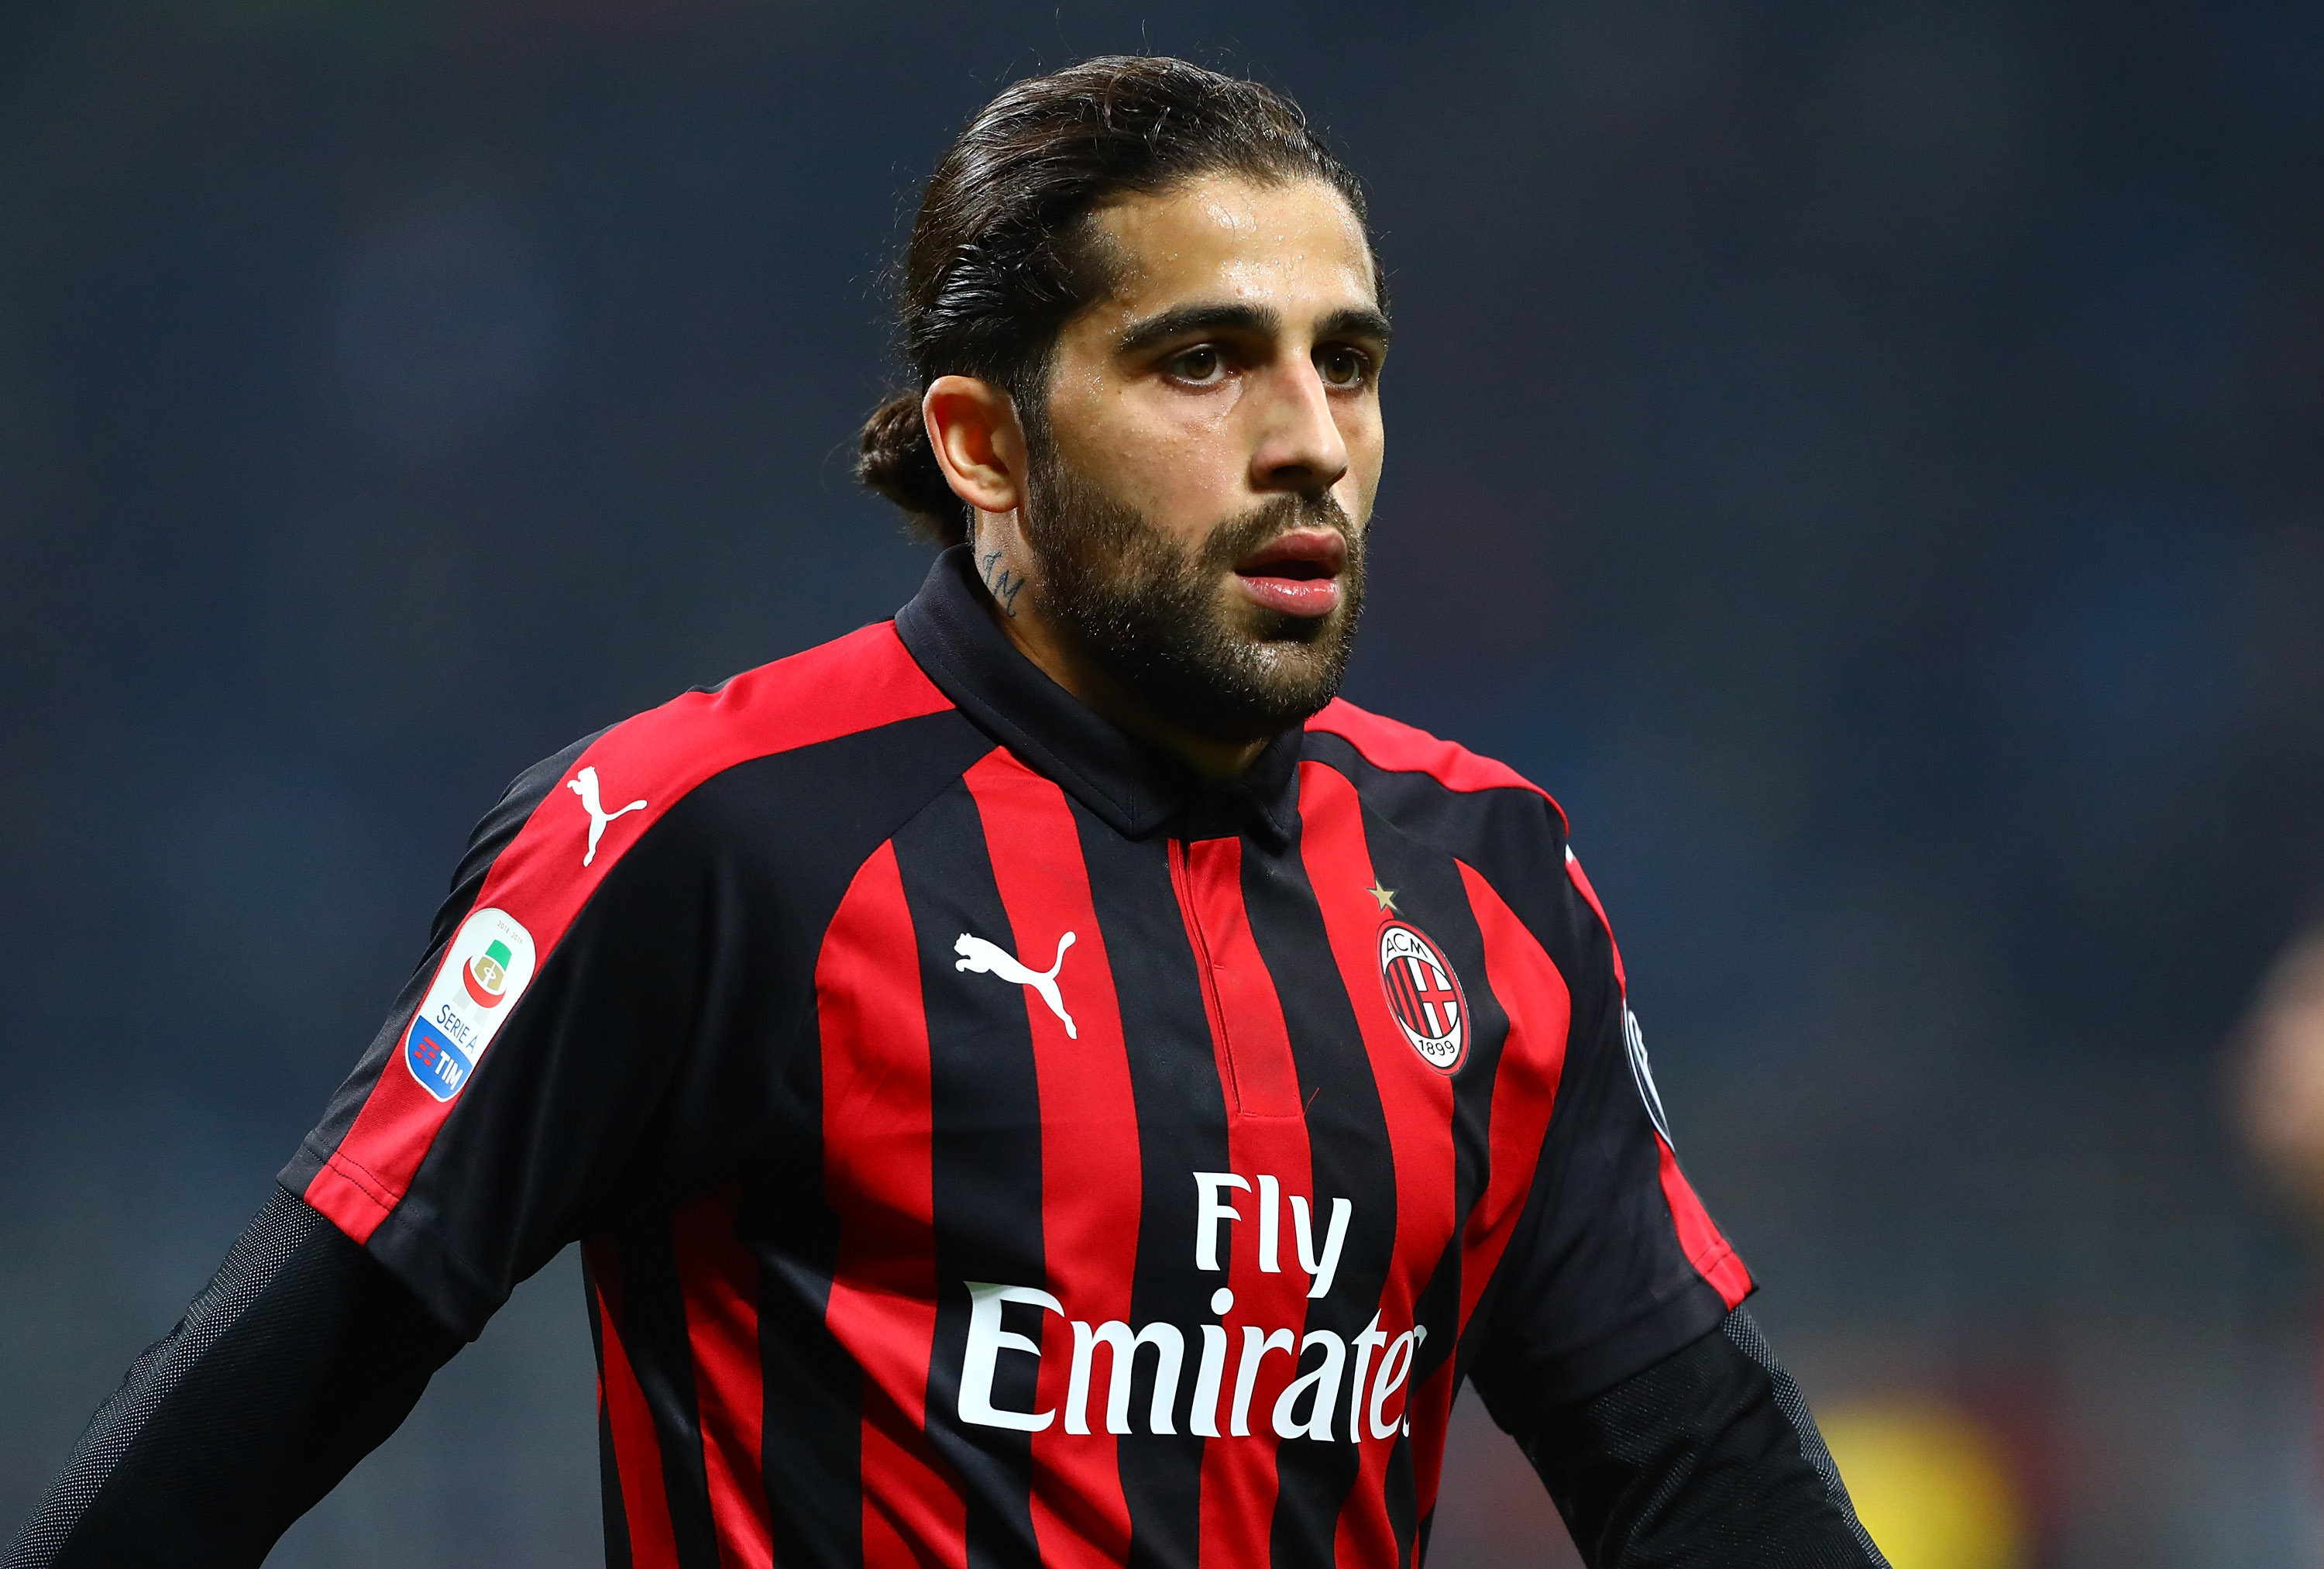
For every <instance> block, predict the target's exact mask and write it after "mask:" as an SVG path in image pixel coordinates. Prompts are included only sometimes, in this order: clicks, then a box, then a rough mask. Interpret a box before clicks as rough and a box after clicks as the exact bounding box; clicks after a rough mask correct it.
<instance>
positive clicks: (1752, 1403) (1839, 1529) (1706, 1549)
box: [1517, 1310, 1887, 1569]
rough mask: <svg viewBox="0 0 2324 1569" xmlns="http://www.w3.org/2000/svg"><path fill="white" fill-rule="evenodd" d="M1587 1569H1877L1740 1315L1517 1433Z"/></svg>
mask: <svg viewBox="0 0 2324 1569" xmlns="http://www.w3.org/2000/svg"><path fill="white" fill-rule="evenodd" d="M1517 1441H1518V1444H1519V1445H1520V1446H1521V1447H1522V1448H1523V1449H1524V1450H1525V1453H1526V1458H1527V1459H1529V1460H1531V1461H1532V1462H1533V1464H1534V1469H1535V1471H1537V1472H1539V1473H1540V1474H1541V1478H1542V1481H1543V1482H1544V1483H1545V1485H1546V1486H1547V1487H1548V1489H1549V1492H1550V1496H1551V1497H1552V1498H1553V1499H1554V1500H1555V1501H1556V1504H1557V1509H1558V1512H1559V1513H1560V1514H1561V1515H1563V1517H1564V1518H1565V1523H1566V1527H1567V1529H1568V1530H1570V1531H1571V1532H1572V1535H1573V1540H1574V1543H1575V1545H1576V1546H1578V1547H1579V1548H1580V1549H1581V1552H1582V1558H1583V1560H1584V1562H1586V1563H1588V1564H1590V1565H1591V1569H1714V1566H1715V1569H1886V1563H1887V1561H1886V1559H1885V1558H1883V1557H1882V1556H1881V1555H1880V1551H1879V1549H1878V1548H1877V1547H1876V1546H1873V1543H1872V1538H1871V1537H1869V1536H1867V1534H1866V1533H1865V1530H1864V1527H1863V1526H1862V1525H1861V1524H1860V1523H1858V1520H1857V1518H1856V1510H1855V1509H1854V1507H1853V1506H1852V1505H1851V1504H1850V1503H1849V1498H1848V1490H1847V1489H1846V1487H1845V1486H1843V1485H1842V1483H1841V1481H1840V1472H1839V1471H1838V1469H1837V1468H1836V1467H1834V1465H1833V1464H1832V1462H1831V1452H1830V1451H1829V1450H1828V1449H1827V1448H1826V1447H1825V1445H1824V1442H1823V1438H1822V1435H1821V1434H1820V1433H1818V1431H1817V1430H1816V1425H1815V1418H1814V1417H1812V1416H1811V1415H1810V1414H1809V1412H1808V1408H1807V1403H1806V1401H1804V1400H1803V1399H1802V1398H1801V1397H1800V1392H1799V1388H1798V1386H1797V1385H1796V1384H1794V1382H1793V1381H1792V1378H1791V1375H1790V1374H1789V1373H1787V1372H1785V1371H1784V1369H1783V1366H1782V1364H1780V1363H1779V1362H1777V1361H1775V1357H1774V1355H1773V1354H1772V1353H1771V1352H1769V1351H1768V1349H1767V1343H1766V1338H1765V1337H1764V1336H1763V1335H1761V1334H1760V1333H1759V1328H1758V1325H1757V1324H1754V1323H1753V1322H1752V1320H1751V1317H1750V1315H1748V1313H1744V1312H1742V1311H1740V1310H1738V1311H1737V1312H1735V1313H1733V1314H1730V1315H1729V1316H1728V1318H1727V1320H1726V1322H1725V1324H1723V1325H1721V1327H1720V1329H1719V1330H1717V1331H1714V1332H1712V1333H1711V1334H1707V1335H1704V1336H1702V1337H1701V1339H1700V1340H1697V1341H1696V1342H1695V1343H1693V1344H1692V1345H1690V1346H1688V1347H1687V1348H1686V1349H1685V1350H1683V1351H1682V1352H1678V1353H1677V1354H1676V1355H1674V1356H1671V1357H1667V1358H1665V1359H1664V1360H1663V1361H1659V1362H1656V1363H1655V1365H1654V1366H1652V1367H1650V1368H1647V1369H1646V1371H1643V1372H1639V1373H1636V1374H1633V1375H1632V1376H1631V1377H1629V1378H1628V1379H1626V1380H1623V1381H1622V1382H1620V1383H1618V1384H1617V1385H1615V1386H1614V1387H1613V1388H1612V1389H1607V1390H1604V1391H1602V1392H1600V1393H1599V1394H1596V1395H1593V1396H1591V1397H1590V1398H1587V1399H1584V1400H1579V1401H1574V1402H1570V1403H1567V1404H1563V1405H1559V1406H1554V1407H1549V1408H1548V1409H1546V1410H1545V1411H1544V1412H1543V1413H1541V1414H1540V1415H1539V1416H1538V1417H1536V1418H1535V1419H1534V1420H1532V1421H1531V1422H1529V1423H1526V1424H1525V1425H1523V1426H1520V1427H1519V1428H1518V1429H1517Z"/></svg>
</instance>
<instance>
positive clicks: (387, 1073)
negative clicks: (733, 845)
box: [301, 622, 951, 1242]
mask: <svg viewBox="0 0 2324 1569" xmlns="http://www.w3.org/2000/svg"><path fill="white" fill-rule="evenodd" d="M950 706H951V703H950V702H949V700H948V699H946V698H945V696H944V694H943V693H941V692H939V691H937V690H936V687H935V685H934V684H933V683H931V682H930V681H929V680H928V678H927V676H926V675H924V674H922V673H921V670H920V668H919V666H918V664H916V663H914V662H913V660H912V656H911V655H910V654H908V653H907V652H906V651H905V650H904V645H903V643H902V641H900V640H899V638H898V637H897V636H896V629H895V626H894V625H893V623H886V622H883V623H881V624H879V625H877V626H867V627H865V628H864V629H863V630H862V631H861V632H853V633H850V634H849V635H848V636H846V637H844V638H841V639H839V640H838V641H835V642H829V643H825V644H824V645H823V646H822V647H820V648H815V649H809V650H807V651H806V652H805V653H801V654H794V655H793V656H791V657H790V658H789V659H787V660H776V661H775V662H774V663H772V664H770V665H762V666H761V667H760V668H759V669H755V670H750V671H747V672H745V673H744V674H742V675H739V676H737V677H735V678H733V680H731V681H729V682H727V683H726V685H725V686H724V687H723V688H720V689H719V690H717V691H715V692H689V693H687V694H686V695H685V696H684V697H678V698H676V699H673V700H672V701H670V702H669V703H665V704H663V705H662V706H660V707H659V708H656V709H653V710H651V711H650V712H648V713H644V714H641V715H637V716H636V717H635V718H633V719H629V720H625V721H623V722H622V724H620V725H615V726H614V727H613V729H611V730H609V731H607V732H606V733H605V734H603V735H601V736H599V737H598V738H597V740H596V742H595V743H594V744H592V745H591V746H590V748H589V749H588V751H586V752H584V753H583V754H582V755H581V757H580V758H579V759H578V760H577V761H576V762H575V764H574V771H573V772H572V773H571V774H569V775H568V776H567V779H565V780H559V781H558V785H557V786H556V787H555V788H554V789H551V790H550V791H549V796H548V798H547V799H545V800H543V801H542V802H541V804H540V805H539V807H537V808H534V809H533V813H532V816H531V817H530V818H528V819H527V820H526V822H525V825H524V826H523V827H522V828H521V829H519V830H518V831H517V835H516V837H515V838H514V839H513V840H512V841H511V842H510V844H509V846H508V848H507V849H505V850H503V851H502V852H501V854H500V855H499V857H498V858H497V859H496V860H494V861H493V868H492V871H491V872H488V873H486V874H485V877H484V888H483V889H482V891H479V892H478V894H477V895H476V905H475V908H477V909H501V910H504V911H506V912H507V913H508V914H509V915H511V916H513V917H514V918H516V919H517V921H518V922H520V923H521V925H522V926H523V927H524V928H525V929H526V930H527V931H529V932H530V933H531V934H532V940H533V944H534V952H535V968H534V972H533V973H534V974H536V975H538V974H539V973H540V971H541V970H542V969H544V968H546V967H547V965H548V964H549V956H550V954H551V953H552V951H553V950H554V949H555V948H556V946H557V944H558V939H559V938H561V937H564V935H565V931H566V928H567V927H569V926H571V925H572V923H573V918H574V917H575V916H576V914H578V913H579V912H580V909H581V907H582V905H583V904H584V903H586V901H587V900H588V898H589V896H590V894H591V893H593V892H595V891H596V888H597V885H598V883H600V882H602V881H604V877H605V874H606V873H607V872H610V871H611V870H612V869H613V863H615V862H617V861H619V860H620V859H621V857H622V853H623V852H624V851H626V850H627V849H628V848H629V847H630V846H631V845H632V844H636V843H637V841H638V839H639V837H640V836H641V835H643V834H644V833H645V832H646V831H647V830H648V829H649V828H650V827H651V826H653V825H654V823H655V822H656V821H657V820H658V819H659V817H661V816H662V814H663V813H665V812H667V811H669V809H670V808H672V807H674V806H676V805H677V804H678V801H679V800H680V799H681V798H684V797H685V795H686V794H687V792H688V791H689V790H691V789H694V788H695V787H696V785H699V784H700V783H702V781H703V780H706V779H708V778H710V777H711V776H712V775H714V774H716V773H721V772H724V771H725V770H727V769H729V768H732V767H733V766H734V765H735V764H737V763H740V762H746V761H750V760H751V759H752V758H755V757H766V756H769V755H771V754H773V753H775V752H789V751H793V750H795V749H797V748H799V747H803V746H813V745H816V744H817V743H821V742H826V741H835V740H837V739H839V738H840V737H841V736H843V735H852V734H855V733H857V732H859V731H863V730H871V729H876V728H878V727H879V726H880V725H891V724H894V723H896V722H897V721H899V720H902V719H909V718H914V717H916V716H918V715H923V714H936V713H941V712H943V711H944V710H945V709H946V708H948V707H950ZM583 768H594V769H595V770H596V771H597V777H598V778H599V780H601V786H600V788H601V789H602V791H603V796H602V799H601V805H602V806H603V807H604V808H611V809H613V810H614V811H616V813H617V814H618V815H617V816H615V817H613V818H612V819H611V820H610V821H608V822H606V823H605V824H604V826H603V832H602V835H601V837H600V839H599V841H598V843H597V844H596V845H595V847H594V848H592V846H591V845H590V844H589V831H590V828H591V826H592V825H593V822H594V821H595V820H594V819H593V818H592V817H590V815H589V813H588V812H587V810H586V809H585V808H584V807H583V805H582V802H581V800H580V799H579V798H578V797H577V796H576V793H575V792H574V791H572V790H570V789H567V788H566V786H567V784H568V783H570V782H571V781H572V780H577V779H579V777H580V771H581V770H582V769H583ZM632 800H642V801H644V802H645V803H646V805H645V807H644V808H642V809H641V810H638V811H634V812H620V809H619V808H621V807H622V806H623V805H626V804H627V803H628V802H630V801H632ZM585 854H586V856H587V857H588V863H587V864H586V865H585V864H584V863H583V857H584V856H585ZM438 967H439V969H440V965H439V966H438ZM433 979H434V978H433V977H432V976H431V977H430V983H431V984H432V983H433ZM516 1006H517V1007H518V1008H520V1009H521V1008H522V1007H523V1001H522V999H521V998H520V999H519V1000H518V1001H517V1004H516ZM405 1028H406V1029H407V1030H408V1029H410V1026H409V1024H407V1025H406V1027H405ZM503 1028H505V1026H503ZM401 1055H402V1046H401V1041H399V1043H398V1046H397V1048H396V1050H395V1051H394V1052H393V1053H392V1054H391V1055H390V1057H389V1058H388V1061H387V1063H386V1066H384V1067H383V1070H382V1071H381V1073H380V1075H379V1079H378V1081H377V1082H376V1083H375V1084H373V1086H372V1089H371V1094H370V1095H369V1096H368V1097H367V1098H366V1099H365V1100H364V1104H363V1109H362V1110H361V1111H359V1112H356V1113H355V1123H354V1125H353V1126H352V1127H350V1128H349V1129H348V1130H347V1131H346V1137H345V1138H343V1139H342V1140H340V1141H339V1147H338V1148H337V1149H335V1150H333V1151H332V1152H331V1155H330V1158H328V1159H327V1161H326V1162H325V1163H324V1164H323V1166H322V1168H320V1169H319V1170H318V1171H317V1172H316V1173H315V1176H314V1177H313V1178H312V1180H310V1181H309V1183H308V1185H307V1191H306V1193H305V1194H304V1195H301V1196H303V1197H304V1198H305V1199H306V1201H307V1202H308V1203H309V1204H312V1205H313V1206H314V1207H315V1208H316V1209H318V1210H320V1211H321V1212H322V1213H323V1214H326V1215H328V1216H329V1217H330V1218H331V1220H332V1221H333V1222H334V1223H336V1224H337V1226H338V1227H339V1229H340V1230H341V1231H344V1232H346V1234H347V1235H348V1236H349V1237H351V1238H353V1239H354V1240H355V1241H358V1242H364V1241H370V1239H371V1234H372V1232H373V1231H374V1230H375V1229H376V1228H377V1227H378V1225H379V1223H380V1222H381V1221H383V1220H384V1219H386V1218H387V1216H388V1214H390V1212H392V1210H393V1209H394V1208H395V1206H396V1205H397V1204H399V1203H401V1201H402V1198H403V1195H404V1193H405V1192H406V1191H407V1190H408V1189H409V1188H410V1186H411V1178H412V1176H413V1174H414V1173H415V1172H417V1171H418V1170H419V1169H420V1162H421V1161H422V1160H424V1159H425V1158H427V1155H428V1151H429V1147H430V1146H431V1145H433V1144H434V1143H435V1141H436V1132H437V1130H438V1129H439V1128H441V1127H442V1126H443V1125H444V1120H445V1119H446V1118H447V1117H448V1116H450V1115H451V1114H452V1111H453V1109H454V1108H455V1107H456V1106H457V1105H458V1104H459V1097H458V1096H457V1094H455V1095H454V1096H453V1098H452V1099H451V1100H449V1101H441V1102H439V1101H438V1100H437V1099H436V1098H435V1097H434V1096H432V1095H430V1094H429V1093H428V1092H427V1091H425V1090H423V1089H421V1088H420V1085H419V1084H418V1083H417V1082H416V1081H414V1080H413V1078H412V1076H411V1075H410V1073H409V1072H408V1071H406V1070H405V1069H404V1067H403V1066H401V1063H399V1062H398V1061H397V1060H396V1059H397V1058H398V1057H401ZM491 1056H492V1053H491V1050H490V1048H487V1049H486V1051H485V1053H484V1057H485V1058H486V1059H489V1058H490V1057H491ZM476 1066H477V1071H479V1072H481V1071H482V1070H483V1067H484V1061H483V1060H479V1062H478V1063H477V1065H476Z"/></svg>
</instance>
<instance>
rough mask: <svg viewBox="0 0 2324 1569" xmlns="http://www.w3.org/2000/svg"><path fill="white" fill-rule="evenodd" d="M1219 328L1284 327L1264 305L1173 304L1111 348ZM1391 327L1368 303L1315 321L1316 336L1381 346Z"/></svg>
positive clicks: (1126, 349) (1263, 331)
mask: <svg viewBox="0 0 2324 1569" xmlns="http://www.w3.org/2000/svg"><path fill="white" fill-rule="evenodd" d="M1221 331H1225V332H1244V333H1250V334H1252V335H1253V336H1256V337H1276V336H1277V335H1279V334H1280V333H1281V332H1282V331H1283V317H1282V315H1281V314H1280V313H1279V312H1277V311H1276V310H1275V309H1272V308H1270V307H1268V306H1264V305H1240V304H1227V303H1219V304H1213V305H1199V304H1198V305H1174V306H1172V307H1171V308H1170V309H1167V310H1165V311H1162V312H1160V313H1159V314H1157V315H1154V316H1149V317H1148V318H1146V319H1145V320H1143V321H1141V322H1139V323H1138V324H1137V325H1136V326H1134V327H1132V328H1130V330H1129V331H1127V332H1125V333H1123V334H1122V335H1121V338H1120V341H1119V342H1118V343H1117V344H1116V345H1115V346H1114V352H1115V353H1116V354H1120V355H1138V354H1141V353H1143V352H1145V351H1146V350H1148V349H1150V348H1152V347H1154V346H1156V345H1157V344H1162V343H1167V342H1169V341H1170V340H1171V339H1172V338H1174V337H1191V336H1193V335H1194V334H1197V333H1205V332H1221ZM1392 331H1393V329H1392V328H1390V327H1389V326H1388V318H1387V316H1385V315H1384V314H1382V313H1381V312H1380V311H1379V310H1376V309H1372V308H1370V307H1369V306H1354V305H1351V306H1347V307H1345V308H1343V309H1339V310H1334V311H1333V312H1332V313H1331V314H1330V315H1328V316H1326V317H1324V318H1323V320H1321V321H1319V322H1317V323H1316V324H1315V336H1316V337H1327V338H1328V337H1369V338H1372V339H1375V340H1377V341H1378V342H1379V344H1380V345H1381V346H1383V347H1384V346H1386V345H1387V343H1388V338H1389V337H1391V336H1392Z"/></svg>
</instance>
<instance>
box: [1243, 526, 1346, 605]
mask: <svg viewBox="0 0 2324 1569" xmlns="http://www.w3.org/2000/svg"><path fill="white" fill-rule="evenodd" d="M1347 564H1348V541H1347V540H1346V539H1344V538H1343V537H1342V535H1341V534H1340V533H1339V532H1338V531H1336V530H1333V529H1293V530H1291V531H1289V532H1288V533H1283V534H1277V536H1276V537H1275V538H1274V539H1272V540H1268V542H1267V543H1266V544H1264V545H1262V546H1260V547H1259V549H1256V550H1253V551H1252V552H1251V553H1250V555H1248V556H1246V557H1244V558H1242V559H1241V560H1240V561H1238V562H1236V563H1235V568H1234V571H1235V577H1236V578H1237V580H1238V581H1240V583H1241V584H1242V587H1243V592H1244V593H1246V594H1248V595H1250V597H1251V598H1252V599H1253V600H1255V601H1257V602H1258V603H1259V604H1260V605H1265V606H1266V607H1267V608H1268V609H1269V610H1274V611H1280V612H1281V613H1282V614H1286V615H1301V616H1321V615H1329V614H1332V612H1333V611H1334V610H1336V609H1338V608H1339V605H1340V573H1341V572H1342V569H1344V568H1346V566H1347Z"/></svg>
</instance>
